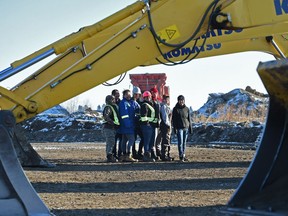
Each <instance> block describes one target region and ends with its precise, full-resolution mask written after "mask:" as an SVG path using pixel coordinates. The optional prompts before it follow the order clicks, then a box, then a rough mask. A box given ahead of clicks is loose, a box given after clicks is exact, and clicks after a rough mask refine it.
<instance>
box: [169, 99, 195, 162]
mask: <svg viewBox="0 0 288 216" xmlns="http://www.w3.org/2000/svg"><path fill="white" fill-rule="evenodd" d="M177 100H178V102H177V104H176V105H175V107H174V108H173V112H172V124H173V128H174V132H175V133H176V135H177V139H178V152H179V159H180V161H182V162H185V161H189V160H188V159H187V158H186V155H185V149H186V142H187V137H188V133H192V126H191V123H192V121H191V114H190V111H189V108H188V107H187V106H186V105H185V98H184V96H183V95H179V96H178V98H177Z"/></svg>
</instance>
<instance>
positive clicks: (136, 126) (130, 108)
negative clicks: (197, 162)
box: [103, 86, 192, 162]
mask: <svg viewBox="0 0 288 216" xmlns="http://www.w3.org/2000/svg"><path fill="white" fill-rule="evenodd" d="M132 94H133V95H132ZM132 94H131V91H130V90H128V89H127V90H124V91H123V98H122V100H120V93H119V91H118V90H117V89H114V90H113V91H112V93H111V95H107V96H106V99H105V102H106V106H105V108H104V110H103V117H104V121H105V122H104V124H103V133H104V136H105V139H106V156H107V161H108V162H117V161H121V162H137V161H138V160H143V161H146V162H154V161H156V160H162V161H172V160H174V158H173V157H171V155H170V142H171V131H172V128H173V130H174V133H175V134H176V135H177V140H178V153H179V159H180V161H182V162H185V161H188V159H187V157H186V155H185V148H186V141H187V137H188V134H189V133H192V125H191V123H192V122H191V115H190V111H189V108H188V107H187V106H186V105H185V98H184V96H183V95H180V96H178V98H177V104H176V105H175V107H174V108H173V110H171V108H170V97H169V96H168V95H163V97H162V101H159V100H158V90H157V88H156V87H154V88H152V89H150V91H145V92H143V94H142V93H141V90H140V88H139V87H136V86H135V87H134V88H133V91H132ZM138 137H139V138H140V142H139V145H138V149H137V146H136V144H135V141H136V140H137V138H138ZM117 143H118V145H117Z"/></svg>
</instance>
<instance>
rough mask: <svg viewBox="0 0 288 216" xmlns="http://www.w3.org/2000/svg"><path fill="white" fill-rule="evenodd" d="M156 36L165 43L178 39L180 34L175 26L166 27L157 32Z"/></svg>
mask: <svg viewBox="0 0 288 216" xmlns="http://www.w3.org/2000/svg"><path fill="white" fill-rule="evenodd" d="M157 35H158V36H159V37H160V38H161V39H162V40H165V42H168V41H171V40H174V39H176V38H178V37H180V32H179V30H178V28H177V26H176V25H172V26H168V27H167V28H165V29H162V30H161V31H159V32H157Z"/></svg>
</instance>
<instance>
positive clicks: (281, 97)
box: [257, 59, 288, 109]
mask: <svg viewBox="0 0 288 216" xmlns="http://www.w3.org/2000/svg"><path fill="white" fill-rule="evenodd" d="M257 71H258V74H259V76H260V77H261V79H262V81H263V84H264V85H265V87H266V89H267V91H268V92H269V94H270V97H273V98H274V99H275V100H276V101H277V102H279V103H280V104H282V105H283V106H284V107H285V108H286V109H288V94H287V92H288V59H282V60H278V61H269V62H265V63H259V65H258V68H257Z"/></svg>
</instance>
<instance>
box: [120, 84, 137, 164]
mask: <svg viewBox="0 0 288 216" xmlns="http://www.w3.org/2000/svg"><path fill="white" fill-rule="evenodd" d="M135 103H137V102H135V101H134V100H132V98H131V91H130V90H128V89H127V90H124V91H123V99H122V100H121V101H120V104H119V114H120V133H121V134H122V142H121V149H122V152H123V155H122V157H121V161H123V162H137V160H136V159H134V158H133V157H132V146H133V143H134V141H135V107H136V106H137V105H136V104H135Z"/></svg>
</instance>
